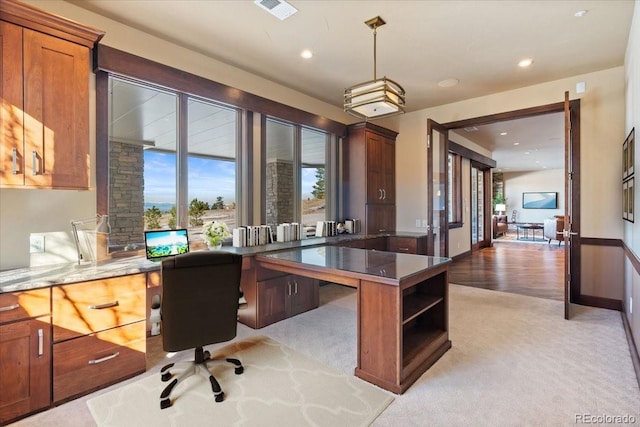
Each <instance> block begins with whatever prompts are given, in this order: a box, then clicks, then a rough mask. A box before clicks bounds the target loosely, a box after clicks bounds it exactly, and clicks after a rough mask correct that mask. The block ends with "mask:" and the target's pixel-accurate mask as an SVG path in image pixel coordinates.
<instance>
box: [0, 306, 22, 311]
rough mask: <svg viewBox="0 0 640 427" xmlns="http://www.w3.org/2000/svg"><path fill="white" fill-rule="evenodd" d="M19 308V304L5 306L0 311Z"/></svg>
mask: <svg viewBox="0 0 640 427" xmlns="http://www.w3.org/2000/svg"><path fill="white" fill-rule="evenodd" d="M19 307H20V304H13V305H7V306H5V307H0V311H11V310H15V309H16V308H19Z"/></svg>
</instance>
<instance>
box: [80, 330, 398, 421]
mask: <svg viewBox="0 0 640 427" xmlns="http://www.w3.org/2000/svg"><path fill="white" fill-rule="evenodd" d="M217 354H224V355H226V356H227V357H237V358H239V359H240V360H241V361H242V364H243V366H244V368H245V371H244V373H243V374H242V375H235V374H234V370H233V368H231V367H230V366H227V365H226V364H224V363H220V364H214V365H212V367H211V370H212V372H213V374H214V375H215V376H216V378H217V379H218V381H219V382H220V384H221V386H222V388H223V390H224V392H225V400H224V401H223V402H219V403H216V402H215V401H214V398H213V394H212V393H211V386H210V384H209V380H208V379H207V378H205V377H204V376H202V375H194V376H193V377H191V378H189V379H186V380H185V381H184V382H182V383H180V384H179V385H178V386H177V387H176V388H175V390H174V391H173V394H172V402H173V406H171V407H170V408H166V409H162V410H161V409H160V398H159V397H160V393H161V392H162V390H163V389H164V387H166V385H167V384H168V383H164V382H162V381H161V380H160V376H159V375H153V376H149V377H146V378H144V379H142V380H140V381H137V382H135V383H132V384H128V385H126V386H124V387H121V388H119V389H116V390H113V391H111V392H108V393H106V394H103V395H100V396H98V397H95V398H93V399H90V400H88V401H87V405H88V406H89V409H90V411H91V414H92V416H93V418H94V420H95V421H96V423H97V424H98V426H105V427H106V426H119V427H120V426H154V427H160V426H213V425H219V426H240V425H243V426H260V425H262V426H275V425H278V426H305V425H309V426H367V425H369V424H370V423H371V422H372V421H373V420H374V419H375V418H376V417H377V416H378V415H379V414H380V413H381V412H382V411H383V410H384V409H385V408H386V407H387V406H388V405H389V404H390V403H391V402H392V401H393V397H392V395H391V394H389V393H387V392H384V391H382V390H380V389H379V388H377V387H375V386H372V385H371V384H369V383H366V382H364V381H362V380H360V379H358V378H356V377H354V376H352V375H351V376H350V375H345V374H344V373H340V372H338V371H336V370H334V369H332V368H329V367H327V366H325V365H323V364H321V363H318V362H316V361H314V360H312V359H310V358H308V357H306V356H303V355H302V354H300V353H298V352H297V351H295V350H293V349H291V348H289V347H287V346H285V345H283V344H280V343H279V342H277V341H274V340H272V339H269V338H267V337H264V336H255V337H251V338H246V339H243V340H241V341H236V342H233V343H231V344H229V345H227V346H225V347H223V348H222V349H220V350H217V351H214V352H213V354H212V357H213V358H215V357H216V355H217ZM231 355H233V356H231Z"/></svg>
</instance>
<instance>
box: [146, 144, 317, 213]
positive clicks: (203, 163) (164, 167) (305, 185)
mask: <svg viewBox="0 0 640 427" xmlns="http://www.w3.org/2000/svg"><path fill="white" fill-rule="evenodd" d="M144 165H145V166H144V200H145V203H175V198H176V182H175V176H176V156H175V154H171V153H160V152H157V151H149V150H146V151H145V152H144ZM235 168H236V165H235V163H233V162H225V161H222V160H210V159H203V158H198V157H190V158H189V196H188V198H189V200H192V199H194V198H197V199H198V200H201V201H204V202H207V203H209V204H212V203H213V202H215V201H216V198H217V197H218V196H222V198H223V200H224V202H225V203H231V202H234V201H235V185H236V184H235V175H236V171H235ZM315 182H316V169H315V168H309V169H303V170H302V197H304V198H307V197H311V191H312V190H313V185H314V184H315Z"/></svg>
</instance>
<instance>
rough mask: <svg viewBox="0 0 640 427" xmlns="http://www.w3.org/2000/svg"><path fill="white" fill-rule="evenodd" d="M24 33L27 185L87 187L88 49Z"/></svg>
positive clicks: (34, 32)
mask: <svg viewBox="0 0 640 427" xmlns="http://www.w3.org/2000/svg"><path fill="white" fill-rule="evenodd" d="M23 35H24V76H25V81H24V111H25V122H24V128H25V153H24V161H25V184H26V185H27V186H31V187H39V188H83V189H86V188H89V162H90V159H89V49H88V48H87V47H84V46H80V45H77V44H75V43H71V42H68V41H65V40H62V39H59V38H56V37H51V36H48V35H45V34H42V33H39V32H36V31H32V30H29V29H24V30H23Z"/></svg>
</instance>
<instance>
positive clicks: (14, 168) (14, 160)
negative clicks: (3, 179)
mask: <svg viewBox="0 0 640 427" xmlns="http://www.w3.org/2000/svg"><path fill="white" fill-rule="evenodd" d="M11 173H12V174H13V175H17V174H18V150H17V149H16V148H12V149H11Z"/></svg>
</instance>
